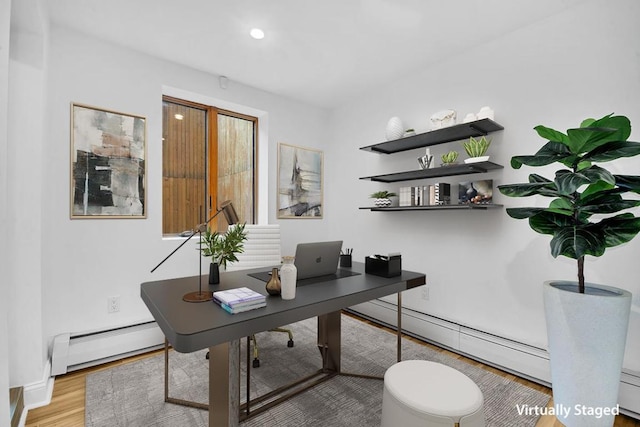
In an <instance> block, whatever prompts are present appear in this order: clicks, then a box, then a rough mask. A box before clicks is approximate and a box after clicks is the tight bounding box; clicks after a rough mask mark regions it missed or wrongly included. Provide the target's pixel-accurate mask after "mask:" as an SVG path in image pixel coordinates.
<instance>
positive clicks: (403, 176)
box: [360, 162, 504, 182]
mask: <svg viewBox="0 0 640 427" xmlns="http://www.w3.org/2000/svg"><path fill="white" fill-rule="evenodd" d="M502 168H504V166H502V165H499V164H497V163H493V162H477V163H464V164H459V165H452V166H442V167H439V168H431V169H418V170H412V171H406V172H394V173H388V174H384V175H373V176H364V177H362V178H360V179H368V180H370V181H378V182H398V181H412V180H416V179H426V178H437V177H440V176H455V175H468V174H476V173H485V172H488V171H490V170H495V169H502Z"/></svg>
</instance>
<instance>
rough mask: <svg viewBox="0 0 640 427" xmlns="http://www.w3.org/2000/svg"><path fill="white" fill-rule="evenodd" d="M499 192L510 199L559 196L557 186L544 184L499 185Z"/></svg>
mask: <svg viewBox="0 0 640 427" xmlns="http://www.w3.org/2000/svg"><path fill="white" fill-rule="evenodd" d="M498 190H500V192H501V193H502V194H504V195H505V196H509V197H527V196H534V195H540V196H547V197H556V196H557V195H558V192H557V191H556V188H555V184H553V183H551V184H547V183H542V182H537V183H523V184H505V185H499V186H498Z"/></svg>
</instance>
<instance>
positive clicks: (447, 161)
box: [440, 151, 458, 166]
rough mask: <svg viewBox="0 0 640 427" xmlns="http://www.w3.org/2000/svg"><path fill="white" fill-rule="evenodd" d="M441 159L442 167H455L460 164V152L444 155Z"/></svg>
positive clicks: (450, 152)
mask: <svg viewBox="0 0 640 427" xmlns="http://www.w3.org/2000/svg"><path fill="white" fill-rule="evenodd" d="M440 159H442V166H451V165H455V164H456V163H457V162H458V152H457V151H449V152H448V153H444V154H443V155H442V156H441V157H440Z"/></svg>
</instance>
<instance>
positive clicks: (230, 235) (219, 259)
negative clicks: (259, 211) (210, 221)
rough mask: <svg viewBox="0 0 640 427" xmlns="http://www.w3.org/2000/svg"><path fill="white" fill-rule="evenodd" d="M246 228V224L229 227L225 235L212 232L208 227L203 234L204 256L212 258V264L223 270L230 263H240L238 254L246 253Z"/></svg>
mask: <svg viewBox="0 0 640 427" xmlns="http://www.w3.org/2000/svg"><path fill="white" fill-rule="evenodd" d="M244 226H245V225H244V224H236V225H234V226H232V227H229V230H227V232H226V233H224V234H220V233H218V232H217V231H211V228H210V227H207V229H206V230H205V232H204V233H202V239H201V241H200V247H199V249H200V252H202V255H203V256H206V257H211V262H214V263H217V264H218V265H220V266H222V267H223V268H226V267H227V264H228V263H233V262H236V261H238V257H237V256H236V254H239V253H242V252H244V241H245V240H247V233H246V232H245V231H244Z"/></svg>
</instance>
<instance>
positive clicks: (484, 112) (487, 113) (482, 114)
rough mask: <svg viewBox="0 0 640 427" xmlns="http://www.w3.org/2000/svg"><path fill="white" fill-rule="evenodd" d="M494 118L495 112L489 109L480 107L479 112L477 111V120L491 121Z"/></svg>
mask: <svg viewBox="0 0 640 427" xmlns="http://www.w3.org/2000/svg"><path fill="white" fill-rule="evenodd" d="M494 116H495V112H494V111H493V110H492V109H491V107H482V108H481V109H480V111H478V115H477V117H478V120H480V119H491V120H493V119H494Z"/></svg>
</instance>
